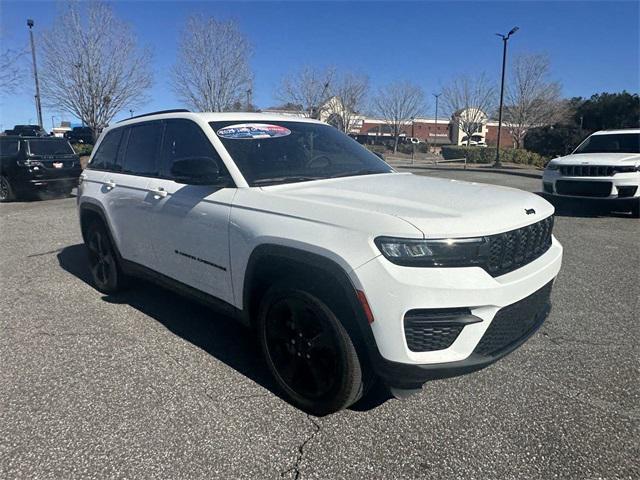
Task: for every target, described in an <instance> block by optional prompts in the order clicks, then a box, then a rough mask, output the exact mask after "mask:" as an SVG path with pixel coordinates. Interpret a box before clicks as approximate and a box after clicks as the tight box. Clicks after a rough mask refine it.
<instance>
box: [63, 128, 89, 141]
mask: <svg viewBox="0 0 640 480" xmlns="http://www.w3.org/2000/svg"><path fill="white" fill-rule="evenodd" d="M64 138H66V139H67V140H69V141H70V142H71V143H93V131H92V130H91V128H89V127H73V129H71V131H69V132H65V134H64Z"/></svg>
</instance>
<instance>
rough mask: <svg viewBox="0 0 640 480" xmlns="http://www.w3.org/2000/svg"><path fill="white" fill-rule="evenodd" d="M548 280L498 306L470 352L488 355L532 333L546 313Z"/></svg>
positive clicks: (549, 294) (549, 284)
mask: <svg viewBox="0 0 640 480" xmlns="http://www.w3.org/2000/svg"><path fill="white" fill-rule="evenodd" d="M551 287H552V283H551V282H549V283H548V284H546V285H545V286H544V287H542V288H541V289H540V290H538V291H537V292H534V293H533V294H531V295H529V296H528V297H527V298H524V299H522V300H520V301H519V302H516V303H513V304H511V305H508V306H506V307H504V308H501V309H500V310H498V313H496V316H495V317H494V318H493V321H492V322H491V325H489V328H488V329H487V331H486V332H485V334H484V336H483V337H482V338H481V339H480V343H478V345H477V346H476V348H475V350H474V351H473V352H474V353H478V354H480V355H485V356H492V355H497V354H499V353H500V352H501V351H503V350H506V349H508V348H509V347H510V346H511V345H513V344H514V343H516V342H518V341H519V340H521V339H523V338H525V337H527V336H528V335H530V334H531V333H533V332H534V331H535V330H536V329H537V328H538V327H540V325H542V322H544V319H545V318H546V316H547V313H548V312H549V308H550V302H549V299H550V297H551Z"/></svg>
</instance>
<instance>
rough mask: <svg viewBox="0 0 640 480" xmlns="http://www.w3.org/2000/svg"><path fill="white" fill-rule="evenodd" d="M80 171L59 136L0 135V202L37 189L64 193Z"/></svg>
mask: <svg viewBox="0 0 640 480" xmlns="http://www.w3.org/2000/svg"><path fill="white" fill-rule="evenodd" d="M81 172H82V169H81V167H80V158H79V157H78V155H76V154H75V152H74V151H73V148H71V145H69V142H68V141H67V140H65V139H63V138H56V137H37V136H34V137H20V136H0V202H7V201H11V200H14V199H16V198H19V197H21V196H25V195H28V194H29V193H33V192H37V191H40V190H49V191H54V192H56V193H60V194H66V195H68V194H69V193H70V192H71V189H72V188H73V187H75V186H76V185H77V184H78V177H79V176H80V173H81Z"/></svg>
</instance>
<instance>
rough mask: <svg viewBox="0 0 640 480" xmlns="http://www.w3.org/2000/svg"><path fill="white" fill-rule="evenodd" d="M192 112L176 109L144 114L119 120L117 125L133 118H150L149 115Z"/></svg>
mask: <svg viewBox="0 0 640 480" xmlns="http://www.w3.org/2000/svg"><path fill="white" fill-rule="evenodd" d="M190 112H191V110H187V109H186V108H174V109H173V110H158V111H157V112H149V113H143V114H142V115H136V116H135V117H129V118H123V119H122V120H118V121H117V122H116V123H120V122H126V121H127V120H131V119H133V118H142V117H148V116H149V115H160V114H162V113H190Z"/></svg>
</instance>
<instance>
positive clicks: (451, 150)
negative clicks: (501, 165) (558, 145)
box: [442, 145, 546, 167]
mask: <svg viewBox="0 0 640 480" xmlns="http://www.w3.org/2000/svg"><path fill="white" fill-rule="evenodd" d="M442 156H443V157H444V159H445V160H451V159H454V158H466V159H467V163H492V162H493V161H495V158H496V149H495V147H464V146H455V145H445V146H443V147H442ZM500 160H501V161H502V162H505V163H518V164H522V165H533V166H536V167H543V166H544V165H545V163H546V158H544V157H543V156H541V155H538V154H537V153H535V152H530V151H528V150H523V149H515V148H501V149H500Z"/></svg>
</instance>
